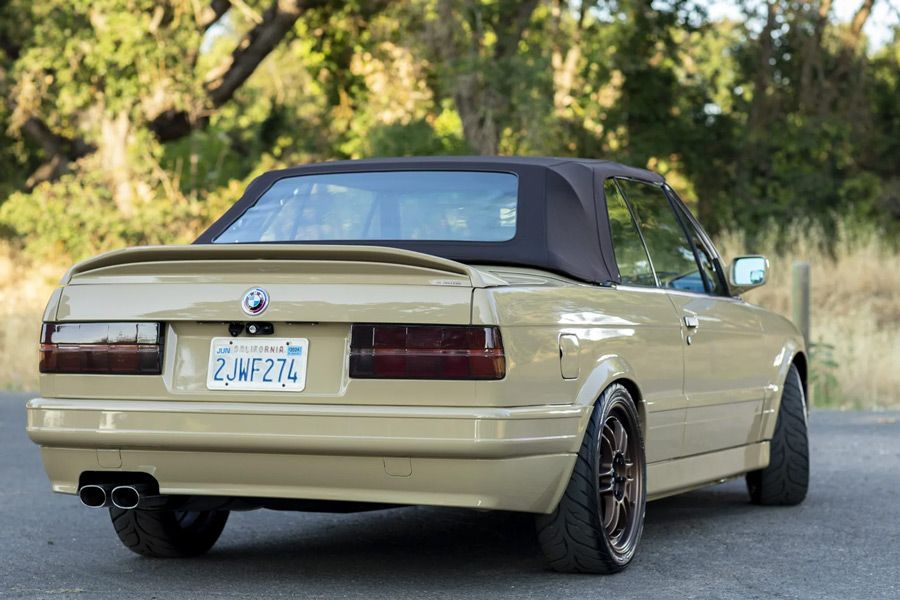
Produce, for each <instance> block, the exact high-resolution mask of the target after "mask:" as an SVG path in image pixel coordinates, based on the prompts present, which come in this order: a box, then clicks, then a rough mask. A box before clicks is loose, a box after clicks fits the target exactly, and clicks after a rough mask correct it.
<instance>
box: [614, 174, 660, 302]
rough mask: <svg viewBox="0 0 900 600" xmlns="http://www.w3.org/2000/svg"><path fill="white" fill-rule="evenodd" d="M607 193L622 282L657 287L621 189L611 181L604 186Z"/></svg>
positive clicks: (645, 251) (635, 224)
mask: <svg viewBox="0 0 900 600" xmlns="http://www.w3.org/2000/svg"><path fill="white" fill-rule="evenodd" d="M603 188H604V191H605V192H606V209H607V212H608V213H609V228H610V231H611V233H612V243H613V250H614V251H615V253H616V264H617V265H618V266H619V275H620V277H621V278H622V283H627V284H631V285H644V286H649V287H656V278H655V277H653V269H652V268H651V267H650V259H649V257H648V256H647V250H646V249H645V248H644V242H643V241H642V240H641V234H640V232H639V231H638V229H637V223H635V222H634V218H633V217H632V216H631V211H630V210H628V206H627V205H626V204H625V201H624V200H623V199H622V195H621V194H619V188H618V186H616V182H615V181H613V180H612V179H607V180H606V183H605V184H604V186H603Z"/></svg>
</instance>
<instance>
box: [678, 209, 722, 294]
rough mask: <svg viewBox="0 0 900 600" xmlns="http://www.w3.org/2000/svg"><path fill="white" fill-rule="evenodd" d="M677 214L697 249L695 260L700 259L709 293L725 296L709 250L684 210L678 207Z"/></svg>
mask: <svg viewBox="0 0 900 600" xmlns="http://www.w3.org/2000/svg"><path fill="white" fill-rule="evenodd" d="M676 206H677V207H678V212H679V213H680V216H681V219H682V221H684V226H685V227H686V228H687V230H688V231H689V232H690V235H691V240H692V241H693V242H694V247H695V248H696V249H697V258H699V259H700V268H701V269H703V273H704V275H706V282H707V283H708V284H709V287H710V293H712V294H715V295H717V296H724V295H727V294H726V292H725V289H724V288H723V286H722V280H721V278H720V277H719V272H718V270H717V269H716V265H715V263H714V262H713V258H712V254H710V252H709V250H708V249H707V247H706V244H705V243H704V242H703V236H701V235H700V232H699V231H697V228H696V227H695V226H694V223H693V221H691V219H690V218H688V216H687V215H686V214H684V213H685V211H684V209H683V208H682V207H681V206H678V204H676Z"/></svg>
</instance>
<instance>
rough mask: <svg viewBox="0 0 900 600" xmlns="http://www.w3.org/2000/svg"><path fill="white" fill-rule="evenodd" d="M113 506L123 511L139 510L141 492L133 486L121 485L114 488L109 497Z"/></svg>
mask: <svg viewBox="0 0 900 600" xmlns="http://www.w3.org/2000/svg"><path fill="white" fill-rule="evenodd" d="M109 498H110V500H111V501H112V504H113V506H115V507H116V508H121V509H122V510H131V509H133V508H137V507H138V504H140V503H141V492H140V490H138V488H137V487H136V486H133V485H120V486H118V487H114V488H113V491H112V493H111V494H110V495H109Z"/></svg>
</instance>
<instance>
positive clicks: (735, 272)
mask: <svg viewBox="0 0 900 600" xmlns="http://www.w3.org/2000/svg"><path fill="white" fill-rule="evenodd" d="M768 279H769V260H768V259H767V258H766V257H765V256H739V257H737V258H735V259H734V260H733V261H731V266H730V267H729V268H728V285H729V287H730V288H731V293H732V294H740V293H742V292H746V291H747V290H752V289H753V288H756V287H759V286H761V285H763V284H765V283H766V281H767V280H768Z"/></svg>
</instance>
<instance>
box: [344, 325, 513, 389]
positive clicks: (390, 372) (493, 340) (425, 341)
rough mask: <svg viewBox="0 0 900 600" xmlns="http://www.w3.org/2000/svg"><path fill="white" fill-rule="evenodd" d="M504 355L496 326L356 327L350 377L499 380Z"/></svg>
mask: <svg viewBox="0 0 900 600" xmlns="http://www.w3.org/2000/svg"><path fill="white" fill-rule="evenodd" d="M505 376H506V357H505V356H504V354H503V343H502V342H501V340H500V330H499V329H498V328H496V327H465V326H444V327H435V326H430V325H354V326H353V327H352V328H351V330H350V377H355V378H358V379H374V378H378V379H503V378H504V377H505Z"/></svg>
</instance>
